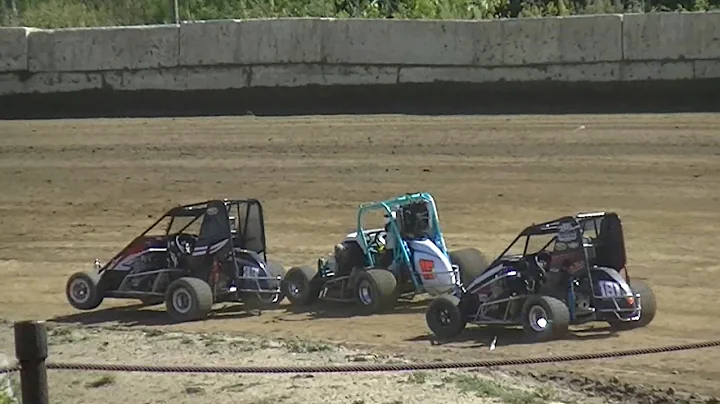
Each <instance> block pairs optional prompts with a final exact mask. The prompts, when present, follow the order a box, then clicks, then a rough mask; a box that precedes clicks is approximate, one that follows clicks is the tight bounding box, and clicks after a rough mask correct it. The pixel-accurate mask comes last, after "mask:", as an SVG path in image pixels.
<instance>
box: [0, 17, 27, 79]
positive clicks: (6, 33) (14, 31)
mask: <svg viewBox="0 0 720 404" xmlns="http://www.w3.org/2000/svg"><path fill="white" fill-rule="evenodd" d="M27 31H28V30H27V29H26V28H0V72H11V71H22V70H27Z"/></svg>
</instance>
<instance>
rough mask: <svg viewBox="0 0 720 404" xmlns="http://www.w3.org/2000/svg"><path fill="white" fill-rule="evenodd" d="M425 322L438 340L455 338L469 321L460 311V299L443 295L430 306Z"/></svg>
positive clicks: (426, 312)
mask: <svg viewBox="0 0 720 404" xmlns="http://www.w3.org/2000/svg"><path fill="white" fill-rule="evenodd" d="M425 322H426V323H427V325H428V328H430V331H432V333H433V334H435V336H436V337H438V338H443V339H449V338H455V337H457V336H458V335H460V333H461V332H462V331H463V329H465V326H466V325H467V321H466V320H465V315H464V314H463V313H462V310H461V309H460V299H458V298H457V297H455V296H452V295H443V296H440V297H438V298H436V299H433V301H432V302H430V304H429V305H428V308H427V310H426V311H425Z"/></svg>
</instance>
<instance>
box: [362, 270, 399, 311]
mask: <svg viewBox="0 0 720 404" xmlns="http://www.w3.org/2000/svg"><path fill="white" fill-rule="evenodd" d="M354 286H355V287H354V288H353V289H354V290H355V302H356V304H357V306H358V309H359V311H360V313H361V314H365V315H369V314H375V313H380V312H383V311H386V310H389V309H391V308H393V307H394V306H395V302H396V301H397V294H396V293H395V289H396V288H397V279H395V275H394V274H393V273H392V272H390V271H388V270H387V269H368V270H365V271H361V272H360V273H359V274H358V277H357V281H356V282H355V285H354Z"/></svg>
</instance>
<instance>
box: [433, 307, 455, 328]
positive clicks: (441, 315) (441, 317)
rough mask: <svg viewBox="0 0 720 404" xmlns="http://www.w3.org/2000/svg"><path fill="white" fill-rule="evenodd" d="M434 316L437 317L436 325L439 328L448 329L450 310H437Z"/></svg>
mask: <svg viewBox="0 0 720 404" xmlns="http://www.w3.org/2000/svg"><path fill="white" fill-rule="evenodd" d="M435 315H436V316H437V319H438V323H439V324H440V326H441V327H449V326H450V324H451V323H452V315H451V314H450V310H448V309H447V308H442V309H439V310H437V312H436V313H435Z"/></svg>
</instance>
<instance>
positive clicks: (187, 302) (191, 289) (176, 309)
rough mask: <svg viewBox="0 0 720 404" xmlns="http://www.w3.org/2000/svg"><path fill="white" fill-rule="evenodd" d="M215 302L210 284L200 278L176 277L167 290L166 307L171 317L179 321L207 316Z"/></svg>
mask: <svg viewBox="0 0 720 404" xmlns="http://www.w3.org/2000/svg"><path fill="white" fill-rule="evenodd" d="M213 303H214V298H213V292H212V289H211V288H210V285H208V283H207V282H205V281H203V280H202V279H198V278H188V277H184V278H179V279H176V280H175V281H173V282H172V283H170V285H168V288H167V291H166V292H165V307H166V309H167V312H168V314H170V317H171V318H172V319H173V320H175V321H177V322H183V321H193V320H201V319H204V318H206V317H207V315H208V314H209V313H210V310H211V309H212V305H213Z"/></svg>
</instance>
